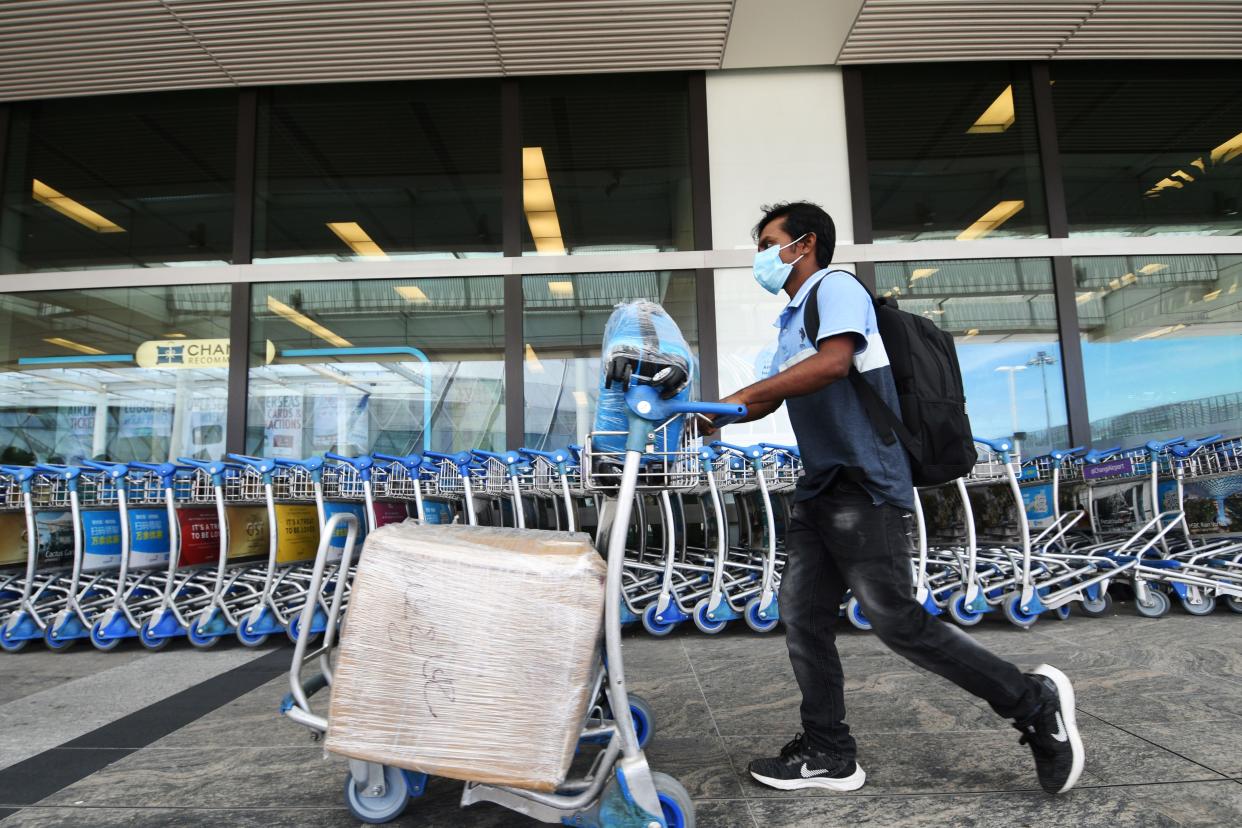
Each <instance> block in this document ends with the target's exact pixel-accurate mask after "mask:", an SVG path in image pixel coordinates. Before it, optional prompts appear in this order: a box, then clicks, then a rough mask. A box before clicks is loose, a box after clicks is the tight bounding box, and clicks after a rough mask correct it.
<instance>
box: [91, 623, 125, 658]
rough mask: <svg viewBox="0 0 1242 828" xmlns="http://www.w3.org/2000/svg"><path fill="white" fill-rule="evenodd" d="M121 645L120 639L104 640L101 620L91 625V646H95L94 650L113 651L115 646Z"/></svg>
mask: <svg viewBox="0 0 1242 828" xmlns="http://www.w3.org/2000/svg"><path fill="white" fill-rule="evenodd" d="M120 643H121V639H120V638H105V637H104V634H103V620H102V619H100V620H99V621H96V622H95V623H94V624H91V644H94V645H95V649H96V650H100V651H102V652H105V653H106V652H108V651H109V650H115V649H116V648H117V645H119V644H120Z"/></svg>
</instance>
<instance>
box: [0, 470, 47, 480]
mask: <svg viewBox="0 0 1242 828" xmlns="http://www.w3.org/2000/svg"><path fill="white" fill-rule="evenodd" d="M37 471H38V470H37V469H35V468H34V467H33V466H0V472H4V473H5V474H7V475H8V476H9V477H11V478H13V479H14V480H15V481H17V482H18V483H29V482H30V480H31V479H32V478H33V477H34V476H35V474H36V473H37Z"/></svg>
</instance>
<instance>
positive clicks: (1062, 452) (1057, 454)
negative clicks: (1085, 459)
mask: <svg viewBox="0 0 1242 828" xmlns="http://www.w3.org/2000/svg"><path fill="white" fill-rule="evenodd" d="M1084 448H1085V446H1074V447H1073V448H1067V449H1053V450H1052V451H1050V452H1048V456H1049V457H1051V458H1052V459H1053V460H1055V461H1056V462H1058V463H1060V462H1061V461H1062V460H1067V459H1069V458H1072V457H1076V456H1077V455H1079V454H1081V453H1082V452H1083V449H1084Z"/></svg>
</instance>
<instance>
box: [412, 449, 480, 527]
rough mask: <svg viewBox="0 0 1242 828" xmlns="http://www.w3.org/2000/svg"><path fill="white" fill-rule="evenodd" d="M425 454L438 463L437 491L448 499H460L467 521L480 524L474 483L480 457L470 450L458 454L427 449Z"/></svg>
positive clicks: (471, 524) (471, 523)
mask: <svg viewBox="0 0 1242 828" xmlns="http://www.w3.org/2000/svg"><path fill="white" fill-rule="evenodd" d="M424 455H425V456H426V457H429V458H431V459H432V460H433V461H434V462H435V463H436V466H437V468H436V491H437V492H438V493H439V494H440V496H441V497H444V498H446V499H449V500H453V501H457V500H460V501H461V503H462V504H463V507H464V510H465V518H466V523H467V524H468V525H470V526H478V525H479V518H478V515H477V514H476V512H475V503H474V492H475V483H472V481H475V482H477V481H478V477H479V472H478V470H477V469H476V467H475V464H476V461H477V459H478V458H476V457H475V456H474V455H473V454H471V453H470V452H468V451H462V452H458V453H457V454H445V453H444V452H439V451H427V452H424Z"/></svg>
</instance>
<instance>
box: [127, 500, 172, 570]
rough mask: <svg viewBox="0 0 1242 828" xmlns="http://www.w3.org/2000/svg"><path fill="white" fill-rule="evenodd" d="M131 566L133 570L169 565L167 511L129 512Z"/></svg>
mask: <svg viewBox="0 0 1242 828" xmlns="http://www.w3.org/2000/svg"><path fill="white" fill-rule="evenodd" d="M129 565H130V567H131V568H133V569H150V568H151V567H155V566H161V565H162V566H167V565H168V512H167V510H165V509H130V510H129Z"/></svg>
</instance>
